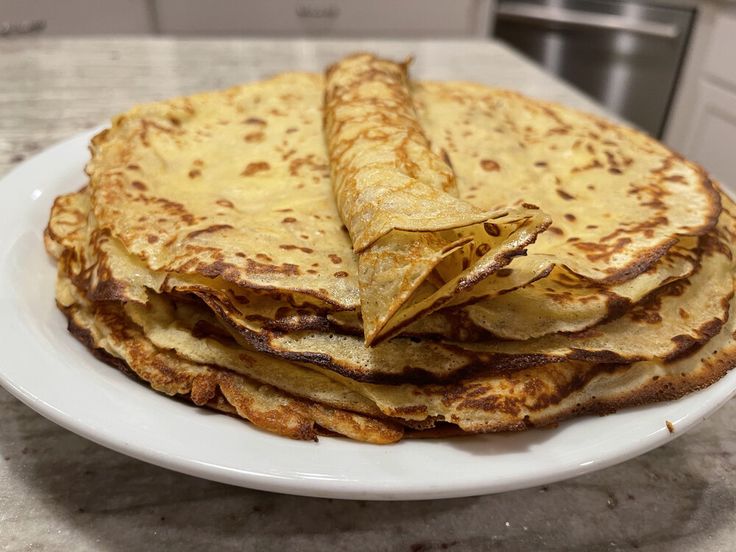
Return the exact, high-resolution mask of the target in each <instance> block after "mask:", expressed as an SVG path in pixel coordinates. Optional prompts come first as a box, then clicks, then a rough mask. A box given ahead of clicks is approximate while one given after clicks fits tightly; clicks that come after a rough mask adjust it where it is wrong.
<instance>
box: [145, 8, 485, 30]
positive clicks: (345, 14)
mask: <svg viewBox="0 0 736 552" xmlns="http://www.w3.org/2000/svg"><path fill="white" fill-rule="evenodd" d="M490 6H491V0H453V1H448V0H374V1H367V0H280V1H278V2H274V1H273V0H250V1H249V2H242V1H240V0H209V1H208V2H184V1H182V0H156V10H157V14H158V23H159V29H160V31H161V32H162V33H168V34H188V33H192V34H220V33H226V34H248V35H285V36H303V35H311V36H314V35H317V36H361V35H362V36H403V37H406V36H417V37H418V36H426V37H435V36H465V37H470V36H478V37H481V36H487V33H488V29H489V26H490Z"/></svg>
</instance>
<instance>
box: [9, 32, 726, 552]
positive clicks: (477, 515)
mask: <svg viewBox="0 0 736 552" xmlns="http://www.w3.org/2000/svg"><path fill="white" fill-rule="evenodd" d="M366 49H371V50H377V51H379V52H381V53H384V54H387V55H391V56H394V57H396V56H403V55H406V54H414V55H416V58H417V61H416V64H415V67H414V72H415V75H418V76H420V77H423V78H438V79H446V78H456V79H470V80H476V81H482V82H486V83H489V84H497V85H501V86H508V87H513V88H517V89H519V90H522V91H524V92H526V93H528V94H531V95H534V96H538V97H544V98H549V99H554V100H559V101H563V102H565V103H567V104H570V105H574V106H578V107H581V108H584V109H588V110H594V111H596V110H599V109H598V108H597V107H596V105H595V104H593V103H592V102H591V101H590V100H588V99H587V98H585V97H584V96H582V95H580V94H579V93H577V92H575V91H574V90H572V89H571V88H569V87H568V86H566V85H564V84H562V83H560V82H559V81H557V80H556V79H553V78H552V77H550V76H548V75H546V74H544V73H543V72H541V71H540V70H539V69H538V68H536V67H535V66H533V65H531V64H530V63H529V62H526V61H524V60H523V59H521V58H519V57H518V56H517V55H515V54H513V53H512V52H510V51H509V50H507V49H506V48H505V47H503V46H500V45H498V44H493V43H479V42H379V43H372V42H365V41H364V42H308V41H244V40H238V41H204V40H187V41H182V40H170V39H159V40H141V39H135V40H110V39H105V40H38V41H37V40H17V41H16V40H6V41H0V174H3V173H5V172H6V171H7V170H8V169H10V168H11V167H12V166H13V165H14V164H16V163H19V162H21V161H22V160H23V159H25V158H28V157H30V156H32V155H34V154H35V153H37V152H38V151H40V150H41V149H43V148H45V147H46V146H48V145H50V144H51V143H53V142H55V141H57V140H60V139H62V138H65V137H67V136H69V135H70V134H73V133H76V132H78V131H81V130H83V129H87V128H90V127H93V126H96V125H98V124H100V123H101V122H104V121H105V120H107V119H108V118H109V117H110V116H112V115H113V114H115V113H116V112H118V111H121V110H124V109H126V108H128V107H129V106H130V105H131V104H133V103H135V102H141V101H147V100H155V99H159V98H164V97H167V96H171V95H175V94H182V93H189V92H194V91H197V90H203V89H211V88H218V87H224V86H228V85H230V84H235V83H238V82H242V81H248V80H251V79H255V78H258V77H262V76H264V75H268V74H271V73H275V72H278V71H282V70H288V69H308V70H319V69H320V68H322V67H323V66H324V65H325V64H326V63H328V62H329V61H332V60H334V59H335V58H337V57H339V56H340V55H342V54H343V53H346V52H350V51H354V50H366ZM0 362H1V361H0ZM731 414H735V415H736V402H734V401H731V402H730V403H728V404H727V405H726V406H725V407H724V408H723V409H722V410H721V411H719V412H718V413H717V414H716V415H714V416H713V417H712V418H711V419H710V420H707V421H705V422H704V423H702V424H701V425H700V426H699V427H697V428H696V429H694V430H693V431H692V432H690V433H688V434H687V435H686V436H684V437H682V438H680V439H677V440H674V441H673V442H671V443H670V444H668V445H666V446H664V447H662V448H660V449H658V450H655V451H653V452H650V453H649V454H646V455H644V456H641V457H640V458H637V459H635V460H631V461H629V462H626V463H624V464H621V465H619V466H615V467H612V468H609V469H606V470H603V471H601V472H597V473H594V474H591V475H587V476H584V477H579V478H577V479H573V480H570V481H566V482H563V483H557V484H553V485H549V486H545V487H541V488H534V489H529V490H525V491H518V492H513V493H507V494H503V495H494V496H484V497H475V498H466V499H455V500H441V501H423V502H393V503H386V502H383V503H370V502H362V501H337V500H335V501H333V500H326V499H309V498H300V497H291V496H281V495H275V494H270V493H265V492H256V491H250V490H247V489H240V488H235V487H228V486H225V485H221V484H217V483H211V482H208V481H204V480H200V479H196V478H193V477H189V476H185V475H180V474H178V473H174V472H170V471H167V470H164V469H161V468H157V467H154V466H151V465H148V464H144V463H142V462H139V461H137V460H133V459H131V458H128V457H126V456H123V455H121V454H118V453H115V452H112V451H110V450H107V449H105V448H102V447H100V446H98V445H96V444H94V443H91V442H89V441H87V440H85V439H83V438H81V437H78V436H76V435H74V434H72V433H70V432H68V431H66V430H64V429H62V428H60V427H58V426H56V425H54V424H52V423H50V422H48V421H46V420H45V419H44V418H42V417H41V416H39V415H37V414H36V413H35V412H33V411H32V410H30V409H28V408H27V407H25V406H24V405H22V404H21V403H20V402H18V401H17V400H15V399H14V398H13V397H11V396H10V395H9V394H8V393H7V392H5V391H4V390H2V389H0V550H4V551H13V552H15V551H25V550H29V551H30V550H75V551H93V550H94V551H96V550H120V551H123V550H125V551H128V550H154V549H164V548H165V549H169V548H170V549H175V550H201V549H205V548H213V549H216V550H218V551H227V550H243V549H247V550H250V549H252V550H259V551H270V550H273V551H279V552H280V551H283V550H406V551H413V552H418V551H428V550H453V551H470V550H490V549H494V550H540V549H543V548H544V549H549V550H581V551H583V550H585V551H588V550H626V549H637V550H663V551H664V550H667V551H670V550H683V551H686V550H699V551H702V552H710V551H716V550H724V551H725V550H733V549H734V548H735V547H736V457H735V456H734V455H735V454H736V429H735V428H734V426H732V425H731V424H730V423H729V420H730V416H731Z"/></svg>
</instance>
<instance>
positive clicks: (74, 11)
mask: <svg viewBox="0 0 736 552" xmlns="http://www.w3.org/2000/svg"><path fill="white" fill-rule="evenodd" d="M153 30H154V28H153V17H152V16H151V13H150V10H149V4H148V1H147V0H116V1H104V2H101V1H99V0H63V1H61V0H32V1H28V0H2V1H0V36H14V35H19V34H38V33H43V34H50V35H83V34H129V33H151V32H153Z"/></svg>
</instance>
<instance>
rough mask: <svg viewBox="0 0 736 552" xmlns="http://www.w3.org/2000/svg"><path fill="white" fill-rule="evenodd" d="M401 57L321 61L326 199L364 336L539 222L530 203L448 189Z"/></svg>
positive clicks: (517, 250)
mask: <svg viewBox="0 0 736 552" xmlns="http://www.w3.org/2000/svg"><path fill="white" fill-rule="evenodd" d="M407 68H408V62H405V63H395V62H392V61H388V60H384V59H379V58H377V57H375V56H373V55H369V54H357V55H353V56H350V57H347V58H345V59H343V60H342V61H340V62H338V63H336V64H335V65H333V66H331V67H330V68H329V69H328V70H327V78H326V91H325V109H324V117H325V136H326V140H327V148H328V152H329V157H330V171H331V177H332V182H333V188H334V193H335V199H336V201H337V206H338V208H339V211H340V215H341V217H342V220H343V222H344V224H345V226H346V227H347V229H348V231H349V233H350V237H351V239H352V243H353V249H354V251H355V253H356V255H357V258H358V280H359V286H360V302H361V315H362V319H363V327H364V334H365V342H366V344H368V345H371V344H376V343H378V342H380V341H381V340H382V339H385V338H387V337H390V336H391V335H395V334H396V333H398V332H399V331H400V330H401V328H403V327H405V326H406V325H408V324H409V323H411V322H412V321H414V320H416V319H418V318H419V317H421V316H423V315H426V314H429V313H431V312H433V311H435V310H437V309H438V308H441V307H442V306H447V305H448V304H453V305H458V304H462V303H463V302H464V301H466V300H467V301H469V300H471V299H473V298H477V296H479V295H480V296H482V295H483V294H482V289H483V282H484V280H486V279H487V278H489V277H491V276H492V275H493V274H494V273H495V272H496V271H498V270H499V269H500V268H502V267H504V266H505V265H507V264H508V263H509V262H510V261H511V259H513V258H514V257H515V256H518V255H522V254H524V251H525V247H526V246H527V245H529V244H530V243H532V242H533V241H534V239H535V238H536V236H537V234H538V233H539V232H541V231H543V230H544V229H545V228H546V227H547V226H548V225H549V224H550V220H549V218H548V217H547V216H546V215H544V214H543V213H542V212H541V211H540V210H538V209H537V208H536V207H535V206H533V205H526V204H525V205H524V206H523V207H522V208H515V209H501V210H497V211H493V212H489V211H484V210H481V209H478V208H476V207H474V206H472V205H471V204H469V203H466V202H464V201H462V200H460V199H459V198H458V197H457V187H456V182H455V175H454V174H453V171H452V169H451V167H450V166H449V165H448V163H447V162H445V161H444V160H443V159H442V157H441V156H440V155H439V154H437V153H435V152H433V151H432V149H431V147H430V143H429V141H428V140H427V137H426V136H425V134H424V132H423V130H422V128H421V126H420V124H419V121H418V118H417V115H416V113H415V110H414V105H413V103H412V98H411V93H410V83H409V80H408V75H407Z"/></svg>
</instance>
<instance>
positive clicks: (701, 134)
mask: <svg viewBox="0 0 736 552" xmlns="http://www.w3.org/2000/svg"><path fill="white" fill-rule="evenodd" d="M692 121H693V126H692V129H691V130H690V133H689V140H688V144H687V148H686V151H687V154H688V155H689V156H692V157H693V158H694V159H695V160H696V161H697V162H698V163H700V164H702V165H703V166H704V167H705V168H706V170H708V171H709V172H710V173H712V174H713V175H714V176H715V177H716V178H718V179H719V180H720V181H721V182H722V183H723V184H724V186H726V187H727V188H728V189H730V190H731V191H732V192H736V162H734V150H733V145H734V144H736V92H731V91H728V90H726V89H725V88H721V87H720V86H717V85H715V84H713V83H710V82H708V81H703V82H701V83H700V86H699V88H698V98H697V101H696V104H695V109H694V111H693V118H692Z"/></svg>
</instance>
